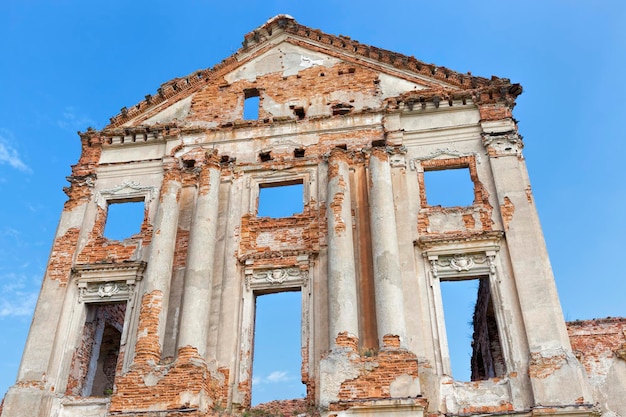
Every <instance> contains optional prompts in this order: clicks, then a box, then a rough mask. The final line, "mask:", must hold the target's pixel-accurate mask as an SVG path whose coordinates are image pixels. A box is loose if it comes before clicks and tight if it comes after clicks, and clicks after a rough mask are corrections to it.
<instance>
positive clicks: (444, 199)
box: [424, 167, 474, 207]
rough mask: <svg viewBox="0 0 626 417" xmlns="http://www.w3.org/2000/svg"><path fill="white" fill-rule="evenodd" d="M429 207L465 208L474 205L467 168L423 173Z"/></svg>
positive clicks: (471, 183) (472, 186) (472, 189)
mask: <svg viewBox="0 0 626 417" xmlns="http://www.w3.org/2000/svg"><path fill="white" fill-rule="evenodd" d="M424 191H425V193H426V201H427V202H428V205H429V206H442V207H467V206H471V205H472V204H474V183H473V182H472V179H471V177H470V171H469V167H460V168H446V169H440V170H426V171H424Z"/></svg>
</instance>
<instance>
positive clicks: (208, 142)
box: [2, 15, 626, 417]
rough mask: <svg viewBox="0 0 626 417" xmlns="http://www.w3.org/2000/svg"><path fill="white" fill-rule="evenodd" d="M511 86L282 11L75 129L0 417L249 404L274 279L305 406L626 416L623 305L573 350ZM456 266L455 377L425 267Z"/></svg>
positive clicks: (336, 410) (580, 337)
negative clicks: (290, 189) (262, 308)
mask: <svg viewBox="0 0 626 417" xmlns="http://www.w3.org/2000/svg"><path fill="white" fill-rule="evenodd" d="M521 92H522V88H521V87H520V86H519V85H518V84H513V83H511V82H510V81H509V80H508V79H505V78H497V77H492V78H491V79H486V78H481V77H476V76H472V75H470V74H461V73H457V72H455V71H453V70H450V69H448V68H443V67H437V66H434V65H430V64H426V63H424V62H421V61H418V60H416V59H415V58H413V57H408V56H404V55H402V54H399V53H395V52H390V51H386V50H382V49H379V48H376V47H372V46H368V45H364V44H361V43H359V42H356V41H354V40H351V39H350V38H348V37H344V36H333V35H328V34H325V33H323V32H320V31H318V30H315V29H311V28H308V27H305V26H302V25H300V24H298V23H297V22H296V21H294V20H293V19H292V18H291V17H289V16H284V15H282V16H277V17H275V18H273V19H271V20H269V21H268V22H267V23H265V24H264V25H263V26H261V27H259V28H258V29H256V30H254V31H253V32H250V33H248V34H247V35H245V39H244V41H243V46H242V48H241V49H239V50H238V51H237V52H236V53H235V54H234V55H233V56H231V57H229V58H227V59H226V60H224V61H223V62H221V63H219V64H218V65H216V66H215V67H213V68H211V69H206V70H201V71H197V72H194V73H192V74H189V75H188V76H186V77H183V78H177V79H174V80H171V81H169V82H167V83H165V84H163V85H162V86H161V87H160V88H159V89H158V91H157V93H156V94H154V95H148V96H146V98H145V100H143V101H141V102H140V103H138V104H137V105H135V106H133V107H130V108H124V109H122V111H121V113H120V114H119V115H117V116H115V117H113V118H112V119H111V123H110V124H109V125H108V126H107V127H105V128H104V129H102V130H101V131H95V130H91V129H90V130H87V131H86V132H84V133H81V134H80V139H81V143H82V154H81V157H80V160H79V161H78V163H77V164H76V165H74V166H73V167H72V174H71V176H70V177H69V178H68V180H69V182H70V185H69V187H67V189H66V193H67V195H68V200H67V202H66V203H65V206H64V209H63V213H62V215H61V220H60V223H59V227H58V230H57V234H56V237H55V240H54V244H53V248H52V252H51V255H50V260H49V263H48V268H47V272H46V275H45V277H44V281H43V287H42V290H41V295H40V298H39V302H38V303H37V308H36V311H35V316H34V320H33V323H32V327H31V330H30V334H29V337H28V341H27V343H26V348H25V351H24V356H23V359H22V363H21V366H20V370H19V375H18V380H17V382H16V384H15V385H14V386H13V387H11V388H10V390H9V392H8V393H7V395H6V397H5V400H4V404H3V411H2V417H14V416H42V417H44V416H45V417H48V416H59V417H67V416H128V417H130V416H133V417H135V416H137V417H139V416H167V417H174V416H208V415H217V414H218V413H233V414H237V413H242V412H244V411H245V410H246V409H248V408H249V407H250V401H251V379H252V375H251V374H252V371H251V370H252V361H253V351H252V350H253V337H254V322H255V300H256V297H257V296H259V295H261V294H266V293H273V292H281V291H298V292H299V293H300V294H301V297H302V332H301V334H302V338H301V347H302V369H301V376H302V381H303V383H304V384H305V385H306V406H307V412H308V413H311V414H314V413H320V414H321V415H323V416H339V415H341V416H345V415H359V414H362V415H381V416H389V415H392V414H393V415H395V416H408V415H411V416H418V417H419V416H426V415H431V416H433V415H443V414H446V415H471V414H483V415H485V414H488V415H503V414H519V415H525V416H528V415H536V416H541V415H548V414H549V415H564V416H565V415H567V416H574V415H577V416H584V415H590V414H597V413H599V412H604V413H605V414H606V415H610V416H617V415H626V412H625V410H626V404H625V402H624V401H625V400H624V397H625V396H624V395H620V394H619V390H620V389H621V388H623V387H624V381H625V380H626V362H625V361H624V359H625V356H626V353H625V352H626V345H624V339H625V338H624V331H625V330H626V323H625V322H624V320H621V319H607V320H604V321H599V322H588V323H587V322H580V323H574V324H573V325H571V326H570V332H571V335H572V336H571V337H572V341H574V342H575V343H574V346H575V347H576V351H574V350H573V349H572V343H571V342H570V336H569V335H568V329H567V326H566V324H565V322H564V321H563V317H562V313H561V307H560V304H559V299H558V296H557V292H556V288H555V283H554V279H553V276H552V271H551V268H550V263H549V260H548V255H547V252H546V247H545V244H544V240H543V235H542V231H541V228H540V225H539V220H538V218H537V212H536V209H535V204H534V201H533V195H532V192H531V188H530V184H529V181H528V176H527V173H526V167H525V163H524V158H523V153H522V148H523V141H522V138H521V136H520V135H519V134H518V131H517V125H516V121H515V119H514V118H513V116H512V109H513V107H514V106H515V99H516V97H517V96H518V95H519V94H520V93H521ZM246 107H253V109H252V110H254V112H255V113H256V114H255V115H254V116H248V115H247V113H245V112H247V111H248V110H249V109H244V108H246ZM450 172H454V173H460V174H462V175H465V176H466V178H467V185H466V184H462V186H461V187H460V188H464V187H465V188H466V189H465V190H461V189H455V188H452V189H450V190H445V191H446V192H447V193H449V194H455V193H462V192H463V191H467V192H468V193H469V194H470V198H469V201H467V202H466V203H464V204H460V205H451V206H448V205H446V204H443V205H441V204H438V203H437V201H433V199H432V195H433V193H434V191H435V190H434V188H433V189H429V181H430V180H429V178H430V176H434V177H437V176H439V175H445V174H446V173H450ZM292 185H299V186H300V188H298V189H301V190H302V191H301V199H302V201H303V205H302V208H301V211H300V212H298V213H295V214H293V215H291V216H288V217H280V218H275V217H263V216H259V215H258V205H259V201H260V199H262V198H263V193H262V191H263V190H264V189H267V188H272V187H287V186H292ZM137 202H140V203H141V204H143V207H144V218H143V222H142V224H141V225H140V226H138V230H139V231H138V233H136V234H133V235H132V236H130V237H128V238H126V239H123V240H113V239H109V238H107V237H106V236H105V235H104V233H103V232H104V228H105V224H106V222H107V214H108V211H109V209H110V208H111V207H113V206H115V205H119V204H136V203H137ZM466 280H475V281H476V282H477V288H478V290H477V291H476V294H474V295H473V297H474V301H475V302H476V308H475V312H474V317H473V322H474V337H473V339H474V341H473V354H472V358H471V361H472V365H471V366H472V377H471V381H468V382H463V381H457V380H455V379H454V378H453V376H452V372H451V366H450V355H449V347H448V343H447V339H448V336H447V335H446V325H445V322H444V318H443V313H444V308H443V304H442V296H441V291H440V284H441V283H442V282H450V283H451V284H452V285H454V284H455V283H458V282H459V281H466ZM470 320H471V318H470ZM620 352H621V353H620ZM577 357H578V359H581V360H582V362H583V363H584V364H581V361H579V360H578V359H577ZM620 387H621V388H620Z"/></svg>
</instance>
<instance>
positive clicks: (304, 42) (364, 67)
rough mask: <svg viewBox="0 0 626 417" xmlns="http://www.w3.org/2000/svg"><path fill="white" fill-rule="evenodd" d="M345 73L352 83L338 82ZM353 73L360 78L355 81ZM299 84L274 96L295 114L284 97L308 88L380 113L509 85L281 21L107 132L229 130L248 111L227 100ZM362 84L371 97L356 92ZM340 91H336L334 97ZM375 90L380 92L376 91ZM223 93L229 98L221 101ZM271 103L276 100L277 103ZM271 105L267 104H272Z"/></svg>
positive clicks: (170, 85)
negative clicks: (424, 97)
mask: <svg viewBox="0 0 626 417" xmlns="http://www.w3.org/2000/svg"><path fill="white" fill-rule="evenodd" d="M344 74H347V75H348V76H347V77H343V78H341V77H338V76H341V75H344ZM351 74H353V75H354V77H353V78H354V79H353V80H351V81H349V77H350V75H351ZM293 77H296V78H305V80H306V82H304V81H302V82H300V83H299V82H297V81H294V82H293V83H292V84H293V85H291V86H290V88H291V90H290V91H285V92H280V91H279V92H277V93H276V95H277V96H280V97H281V98H280V99H281V100H292V101H293V103H290V105H291V106H292V107H294V106H301V105H302V104H301V103H299V102H298V101H297V100H293V97H284V96H285V95H288V94H290V92H291V91H296V90H297V88H302V89H305V90H307V89H308V90H310V91H313V90H315V91H314V93H310V95H309V100H308V102H309V103H313V104H311V105H312V106H313V107H315V106H321V105H322V102H325V103H326V105H338V104H337V103H339V104H341V103H343V102H346V104H347V103H348V102H349V103H352V104H349V106H353V105H354V103H356V105H355V106H356V108H357V109H358V108H363V109H372V108H379V107H381V103H382V100H385V99H387V98H389V97H397V96H402V95H404V96H406V95H407V94H411V93H414V92H420V91H424V92H428V91H431V92H432V91H437V92H441V91H444V92H452V93H454V92H455V91H461V90H470V89H476V88H480V87H486V86H489V85H491V84H494V83H502V82H505V83H508V80H501V79H498V78H492V79H491V80H488V79H485V78H481V77H474V76H471V75H469V74H460V73H456V72H454V71H451V70H449V69H447V68H443V67H436V66H434V65H431V64H426V63H424V62H421V61H418V60H417V59H415V58H413V57H408V56H405V55H402V54H399V53H394V52H391V51H387V50H383V49H380V48H376V47H372V46H368V45H364V44H361V43H359V42H357V41H354V40H352V39H350V38H347V37H344V36H334V35H328V34H325V33H323V32H321V31H319V30H315V29H311V28H308V27H306V26H302V25H300V24H298V23H297V22H296V21H295V20H294V19H293V18H291V17H290V16H287V15H279V16H276V17H274V18H272V19H270V20H268V21H267V22H266V23H265V24H264V25H263V26H261V27H259V28H257V29H256V30H254V31H252V32H250V33H248V34H246V35H245V36H244V42H243V46H242V48H240V49H239V50H238V51H237V52H236V53H235V54H233V55H232V56H230V57H228V58H227V59H225V60H224V61H222V62H221V63H219V64H218V65H216V66H215V67H213V68H210V69H206V70H200V71H197V72H195V73H193V74H190V75H189V76H187V77H183V78H177V79H174V80H171V81H169V82H167V83H164V84H163V85H161V87H160V88H159V89H158V91H157V94H155V95H148V96H146V100H144V101H142V102H140V103H139V104H137V105H136V106H133V107H132V108H130V109H126V108H124V109H122V112H121V114H119V115H117V116H115V117H113V118H112V119H111V125H109V126H108V127H109V128H115V127H130V126H138V125H153V124H166V123H171V122H180V121H187V120H192V119H193V120H194V121H195V122H198V123H199V122H202V123H204V124H203V126H206V127H212V126H217V125H219V124H220V123H222V124H223V123H229V122H232V121H234V120H236V119H237V116H236V114H237V113H240V112H241V108H242V106H243V99H240V100H239V101H237V102H236V103H231V102H228V100H227V98H228V97H229V96H228V94H229V93H230V94H233V92H234V93H237V92H238V93H239V94H240V95H241V92H242V91H251V90H254V89H255V88H259V89H261V90H263V91H269V90H270V89H271V88H272V87H270V86H271V85H276V86H277V88H278V89H280V88H282V87H281V86H278V83H277V81H279V80H280V79H283V80H288V79H291V78H293ZM322 77H326V78H322ZM272 83H273V84H272ZM357 83H360V85H361V86H363V87H365V90H367V91H357V90H358V89H357V88H355V87H356V84H357ZM334 84H337V88H335V89H334V90H333V85H334ZM370 84H371V85H370ZM372 85H375V88H370V87H372ZM232 86H234V87H233V88H231V90H229V91H226V90H227V89H228V88H229V87H232ZM296 87H297V88H296ZM342 87H345V90H346V91H344V93H345V94H341V92H342ZM237 89H239V90H237ZM217 91H219V92H224V91H226V93H224V94H221V93H220V95H219V97H215V96H216V94H217ZM222 95H223V96H224V97H222ZM222 98H223V100H222ZM229 99H232V96H230V98H229ZM271 99H272V100H278V99H277V98H276V97H271ZM376 100H378V102H375V101H376ZM211 101H213V102H216V103H217V105H218V106H219V108H220V109H223V110H224V111H225V112H227V113H228V114H226V115H225V116H224V117H217V116H215V115H212V113H211V112H214V111H215V109H214V108H211V107H210V106H208V107H206V106H205V107H203V105H204V103H205V102H211ZM231 101H232V100H231ZM270 101H271V100H270V99H269V98H268V103H269V102H270ZM329 103H330V104H329ZM341 105H343V104H341ZM269 107H271V106H269V105H268V108H269ZM316 111H317V113H315V112H316ZM320 112H321V110H320V109H317V110H315V109H314V111H313V113H315V114H321V113H320ZM282 113H284V112H282ZM282 113H281V112H280V111H279V112H278V113H277V114H274V113H272V112H271V109H270V110H268V114H269V115H270V116H276V118H277V119H280V118H282V117H286V116H285V115H284V114H282ZM209 118H215V119H216V120H215V121H211V120H209Z"/></svg>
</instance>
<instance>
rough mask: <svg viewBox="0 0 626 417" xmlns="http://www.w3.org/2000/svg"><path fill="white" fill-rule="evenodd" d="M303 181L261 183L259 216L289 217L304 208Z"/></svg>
mask: <svg viewBox="0 0 626 417" xmlns="http://www.w3.org/2000/svg"><path fill="white" fill-rule="evenodd" d="M303 191H304V187H303V185H302V182H297V183H294V182H291V183H275V184H274V183H268V184H260V185H259V206H258V211H257V215H258V216H259V217H273V218H280V217H289V216H293V215H294V214H298V213H302V211H303V210H304V197H303Z"/></svg>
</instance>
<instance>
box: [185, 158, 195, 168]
mask: <svg viewBox="0 0 626 417" xmlns="http://www.w3.org/2000/svg"><path fill="white" fill-rule="evenodd" d="M183 165H184V166H185V168H193V167H194V166H196V161H195V159H185V160H183Z"/></svg>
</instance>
